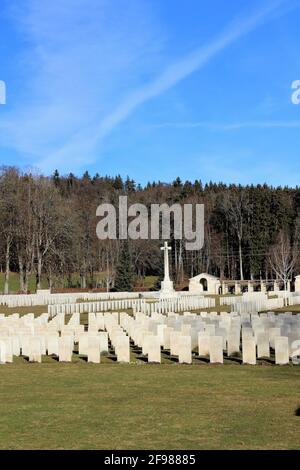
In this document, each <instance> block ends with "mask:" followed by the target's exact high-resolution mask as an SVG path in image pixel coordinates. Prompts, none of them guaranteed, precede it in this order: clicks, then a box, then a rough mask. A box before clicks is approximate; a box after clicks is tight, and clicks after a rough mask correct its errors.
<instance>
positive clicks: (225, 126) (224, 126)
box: [151, 120, 300, 131]
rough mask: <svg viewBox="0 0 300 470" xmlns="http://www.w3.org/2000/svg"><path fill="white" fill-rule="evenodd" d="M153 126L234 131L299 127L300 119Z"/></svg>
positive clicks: (167, 123) (158, 126)
mask: <svg viewBox="0 0 300 470" xmlns="http://www.w3.org/2000/svg"><path fill="white" fill-rule="evenodd" d="M151 127H153V128H159V129H163V128H171V129H173V128H174V129H180V128H181V129H199V128H200V129H205V130H210V131H235V130H239V129H248V128H253V129H280V128H282V129H294V128H299V127H300V121H297V120H293V121H244V122H233V123H213V122H205V121H200V122H163V123H160V124H153V125H152V126H151Z"/></svg>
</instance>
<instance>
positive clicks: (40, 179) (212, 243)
mask: <svg viewBox="0 0 300 470" xmlns="http://www.w3.org/2000/svg"><path fill="white" fill-rule="evenodd" d="M120 195H127V196H128V202H129V204H130V203H134V202H139V203H143V204H145V205H146V206H147V207H148V206H150V204H151V203H161V204H162V203H167V204H169V205H171V204H173V203H179V204H184V203H202V204H204V205H205V244H204V247H203V249H202V250H200V251H185V249H184V241H182V240H172V239H171V240H170V243H171V245H172V252H171V256H170V259H171V273H172V278H173V280H175V282H176V283H177V285H178V286H183V285H184V283H185V282H186V280H187V279H188V278H189V277H192V276H194V275H196V274H199V273H200V272H208V273H210V274H214V275H217V276H220V277H221V278H225V279H226V278H228V279H259V278H262V279H265V278H268V279H271V278H276V277H278V276H279V277H280V276H281V274H282V271H284V270H285V271H286V272H285V275H287V270H288V275H289V276H293V275H294V274H298V273H300V266H299V259H298V256H297V254H298V247H299V241H300V188H298V187H297V188H287V187H284V188H281V187H278V188H274V187H270V186H267V185H257V186H237V185H225V184H222V183H218V184H216V183H208V184H205V185H203V184H202V183H201V181H200V179H198V180H195V181H194V182H190V181H185V182H182V181H181V180H180V178H177V179H176V180H175V181H174V182H172V183H168V184H166V183H162V182H153V183H152V182H149V183H148V184H147V185H146V186H144V187H141V186H140V185H139V184H137V183H136V182H135V181H133V180H132V179H130V178H129V177H127V179H126V180H123V179H122V178H121V177H120V176H116V177H108V176H100V175H99V174H96V175H94V176H90V175H89V174H88V172H86V173H85V174H84V175H83V176H82V177H76V176H74V175H73V174H69V175H67V176H61V175H59V173H58V172H57V171H55V172H54V174H53V175H52V176H51V177H45V176H42V175H39V174H33V173H30V172H21V171H20V170H18V169H17V168H12V167H3V168H2V169H1V173H0V227H1V228H0V231H1V238H0V250H1V251H0V252H1V257H0V265H1V271H2V273H4V276H5V284H4V292H5V293H8V292H9V276H10V273H11V272H14V273H18V275H19V285H20V287H19V291H20V292H27V291H28V280H29V276H30V275H32V274H34V275H35V276H36V286H37V288H39V287H40V285H41V279H42V277H43V279H47V281H48V284H49V286H50V287H56V288H62V287H81V288H99V287H107V288H114V286H115V279H116V277H117V276H116V271H117V266H118V265H119V258H120V253H122V249H121V244H122V242H121V241H119V240H99V239H98V238H97V236H96V225H97V222H98V219H97V217H96V208H97V207H98V205H99V204H101V203H104V202H109V203H112V204H114V205H116V206H117V205H118V198H119V196H120ZM160 246H161V241H153V240H136V241H132V240H129V243H128V256H129V259H130V262H131V268H132V271H133V276H134V282H135V285H136V286H141V287H142V286H143V281H144V278H145V276H147V275H158V276H161V274H162V266H163V259H162V257H163V255H162V252H161V250H160ZM122 256H125V258H126V253H125V254H124V253H123V255H122ZM126 259H127V258H126ZM282 265H284V266H282ZM100 273H101V276H100V275H99V274H100ZM280 273H281V274H280ZM74 274H76V276H77V281H74V279H76V277H74Z"/></svg>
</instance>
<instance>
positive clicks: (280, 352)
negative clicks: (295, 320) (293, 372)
mask: <svg viewBox="0 0 300 470" xmlns="http://www.w3.org/2000/svg"><path fill="white" fill-rule="evenodd" d="M274 342H275V362H276V364H280V365H283V364H288V363H289V339H288V337H287V336H275V338H274Z"/></svg>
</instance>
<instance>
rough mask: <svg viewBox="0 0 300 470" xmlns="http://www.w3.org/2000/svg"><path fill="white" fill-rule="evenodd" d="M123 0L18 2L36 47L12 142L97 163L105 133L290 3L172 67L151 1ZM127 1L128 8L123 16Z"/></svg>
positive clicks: (49, 162)
mask: <svg viewBox="0 0 300 470" xmlns="http://www.w3.org/2000/svg"><path fill="white" fill-rule="evenodd" d="M113 3H114V2H109V1H107V0H64V1H63V2H62V1H61V0H53V1H52V2H41V1H40V0H22V1H21V0H16V2H15V3H14V5H15V4H17V5H18V7H19V10H18V11H17V12H14V14H15V18H18V28H19V31H21V34H22V35H23V36H25V39H26V42H25V44H26V46H27V53H26V54H25V55H24V54H22V56H21V57H20V58H19V65H20V69H21V67H22V72H21V73H22V75H24V76H26V77H27V80H26V82H25V83H24V87H23V88H24V89H23V95H21V96H18V103H14V105H13V106H12V109H11V112H10V114H7V117H6V121H5V122H2V124H1V123H0V128H2V130H4V132H2V134H3V136H2V143H3V144H4V145H6V146H7V147H9V146H10V147H11V148H14V149H17V150H19V151H20V152H23V153H25V154H26V153H27V154H28V155H30V160H31V162H32V160H34V164H35V166H37V167H39V168H40V169H41V170H43V171H45V172H49V171H52V170H53V168H54V167H57V168H59V169H60V170H62V171H67V170H68V169H69V168H70V167H72V170H73V171H74V170H76V169H77V170H78V169H80V168H82V167H83V166H86V165H87V164H88V163H92V162H93V161H95V159H96V156H97V155H99V146H100V145H101V143H102V141H103V139H104V138H105V137H106V136H107V135H108V134H110V133H111V132H112V131H113V130H114V129H115V128H116V127H117V126H118V125H120V124H121V123H122V122H123V121H125V120H126V119H127V118H128V117H129V116H130V115H131V114H132V113H133V112H134V111H135V110H136V109H137V108H138V107H139V106H141V105H143V104H144V103H146V102H147V101H149V100H151V99H153V98H155V97H158V96H159V95H161V94H162V93H164V92H166V91H167V90H169V89H170V88H172V87H174V86H175V85H176V84H177V83H179V82H180V81H182V80H184V79H185V78H186V77H188V76H189V75H191V74H192V73H194V72H195V71H197V70H199V69H201V68H202V67H204V66H205V64H207V63H208V61H209V60H211V59H213V58H214V57H215V56H216V55H217V54H218V53H220V52H222V51H223V50H225V49H226V48H227V47H229V46H230V45H231V44H233V43H234V42H236V41H237V40H238V39H239V38H241V37H243V36H244V35H246V34H248V33H250V32H251V31H253V30H255V29H256V28H258V27H259V26H261V25H263V24H264V23H265V22H266V21H268V20H270V19H272V18H273V17H274V16H276V15H278V14H280V12H282V11H283V12H284V7H285V6H286V2H285V1H284V0H278V1H269V2H267V4H265V6H264V7H263V8H261V9H260V10H259V11H256V12H254V13H253V14H252V15H247V16H246V15H245V16H244V17H242V18H241V17H239V18H237V19H235V20H234V21H232V22H231V23H230V24H228V25H227V26H226V28H225V29H224V31H223V33H221V34H220V35H219V36H218V37H215V38H213V39H212V40H211V41H209V42H208V43H206V44H204V45H202V46H201V47H199V48H197V49H196V50H193V51H192V52H191V53H190V54H189V55H187V56H185V57H183V58H181V59H178V60H177V61H175V62H173V63H171V64H169V65H166V66H165V68H164V67H163V66H162V55H163V54H162V48H163V42H164V34H163V33H162V32H161V29H160V27H159V22H157V21H156V17H155V14H154V13H153V12H152V10H151V8H150V7H149V4H148V3H147V2H144V1H143V0H133V1H132V2H130V3H128V2H126V1H124V0H119V3H118V5H119V7H118V8H114V7H113V6H112V4H113ZM122 9H123V10H124V11H126V15H120V13H119V12H120V10H122ZM153 70H154V71H156V72H154V73H153ZM157 70H161V72H157ZM155 74H156V75H155ZM145 77H147V78H145ZM149 77H150V78H149ZM141 83H142V84H143V85H141ZM20 103H22V104H21V105H20ZM206 125H207V124H206ZM235 125H236V124H235ZM4 134H5V135H4Z"/></svg>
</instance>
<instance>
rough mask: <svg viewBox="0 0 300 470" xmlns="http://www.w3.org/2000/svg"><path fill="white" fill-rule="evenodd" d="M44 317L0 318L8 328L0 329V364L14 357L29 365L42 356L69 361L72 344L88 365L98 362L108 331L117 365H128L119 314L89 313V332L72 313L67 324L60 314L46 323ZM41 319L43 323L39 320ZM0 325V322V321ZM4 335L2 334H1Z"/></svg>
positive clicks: (128, 352) (127, 349) (128, 353)
mask: <svg viewBox="0 0 300 470" xmlns="http://www.w3.org/2000/svg"><path fill="white" fill-rule="evenodd" d="M46 316H48V314H43V315H41V316H40V317H38V318H34V317H33V315H31V314H30V315H26V316H24V317H21V318H18V316H17V315H14V316H8V317H4V318H2V320H3V321H2V323H5V324H6V326H7V325H8V324H9V329H8V330H5V331H2V332H1V329H0V363H9V362H13V356H20V355H22V356H26V357H28V359H29V361H31V362H41V361H42V356H43V355H55V356H57V357H58V359H59V361H63V362H71V361H72V355H73V350H74V343H78V353H79V354H80V355H84V356H87V361H88V362H93V363H100V358H101V355H106V354H107V353H108V351H109V348H108V332H104V331H99V330H101V329H102V330H104V329H107V331H109V332H110V339H111V344H112V346H113V348H114V350H115V354H116V356H117V361H118V362H130V343H129V337H128V336H127V335H126V334H125V332H124V330H123V329H122V328H121V327H120V326H119V325H118V321H119V314H118V312H113V313H104V314H103V313H101V312H98V313H96V314H93V313H91V314H89V325H88V331H87V332H85V331H84V325H80V315H79V314H77V313H75V314H74V315H73V316H72V317H71V319H70V321H69V322H68V324H67V325H65V324H64V321H65V316H64V314H59V315H58V316H57V317H55V318H54V319H52V320H50V322H48V323H45V321H44V320H45V317H46ZM41 319H43V321H41ZM0 326H1V322H0ZM3 333H4V334H3Z"/></svg>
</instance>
